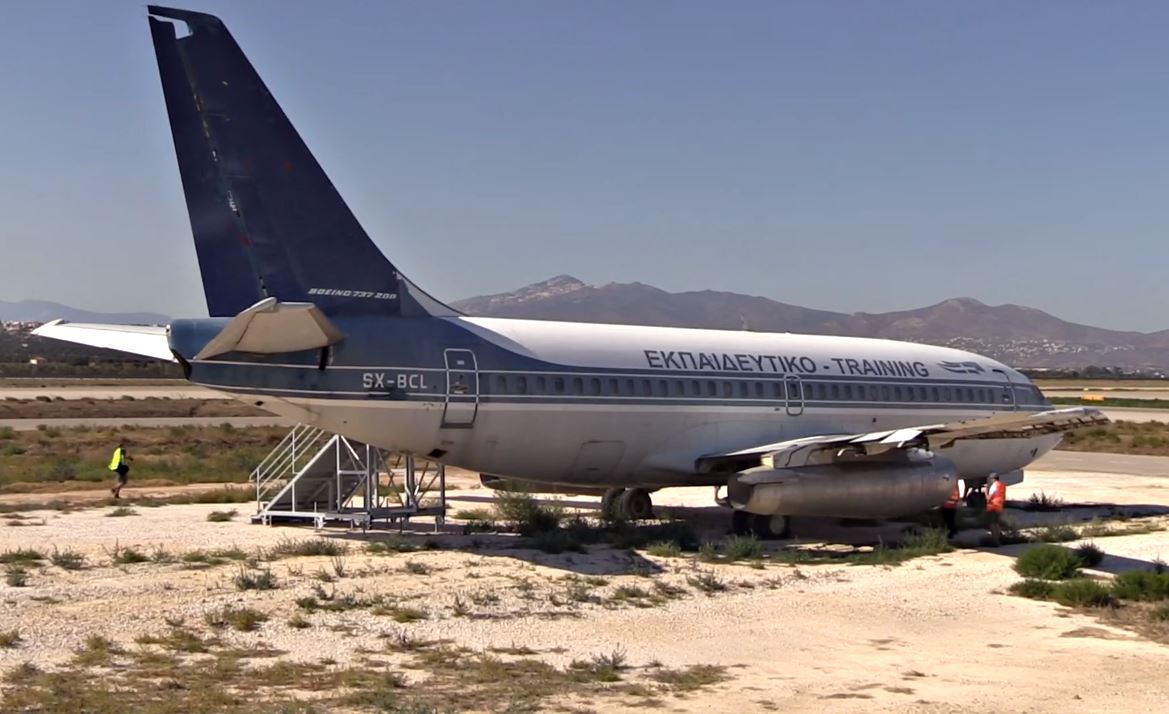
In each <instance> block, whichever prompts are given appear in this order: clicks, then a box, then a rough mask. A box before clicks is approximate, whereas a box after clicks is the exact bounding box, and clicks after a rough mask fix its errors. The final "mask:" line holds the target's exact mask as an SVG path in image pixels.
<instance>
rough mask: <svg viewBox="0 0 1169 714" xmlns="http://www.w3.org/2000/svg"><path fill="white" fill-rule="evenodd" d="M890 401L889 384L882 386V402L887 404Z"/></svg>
mask: <svg viewBox="0 0 1169 714" xmlns="http://www.w3.org/2000/svg"><path fill="white" fill-rule="evenodd" d="M889 399H890V396H889V385H888V384H882V385H881V401H883V402H887V401H889Z"/></svg>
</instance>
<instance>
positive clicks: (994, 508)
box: [986, 474, 1007, 546]
mask: <svg viewBox="0 0 1169 714" xmlns="http://www.w3.org/2000/svg"><path fill="white" fill-rule="evenodd" d="M986 484H987V490H986V514H987V516H989V521H990V535H991V537H992V538H993V539H994V544H995V545H996V546H999V545H1002V543H1003V528H1002V523H1001V521H1002V517H1003V507H1004V506H1005V505H1007V486H1006V484H1004V483H1003V482H1002V481H1001V480H1000V479H999V477H998V474H991V475H990V476H989V477H988V478H987V479H986Z"/></svg>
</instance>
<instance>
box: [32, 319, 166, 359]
mask: <svg viewBox="0 0 1169 714" xmlns="http://www.w3.org/2000/svg"><path fill="white" fill-rule="evenodd" d="M32 334H34V335H36V336H37V337H47V338H49V339H53V340H61V341H63V342H73V343H76V344H79V345H88V346H90V347H101V348H104V349H108V350H117V351H119V352H128V353H130V354H135V355H142V356H143V357H153V358H154V359H160V360H165V361H167V362H174V361H175V356H174V354H173V353H172V352H171V350H170V344H169V340H168V338H167V328H166V327H164V326H143V325H100V324H94V323H86V322H65V321H64V320H53V321H52V322H47V323H45V324H43V325H41V326H40V327H38V328H36V329H35V330H33V331H32Z"/></svg>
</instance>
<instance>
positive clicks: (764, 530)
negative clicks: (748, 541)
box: [751, 515, 791, 540]
mask: <svg viewBox="0 0 1169 714" xmlns="http://www.w3.org/2000/svg"><path fill="white" fill-rule="evenodd" d="M751 532H752V533H754V534H755V537H756V538H758V539H759V540H782V539H784V538H790V537H791V520H790V519H789V518H788V517H787V516H760V515H755V516H753V517H752V518H751Z"/></svg>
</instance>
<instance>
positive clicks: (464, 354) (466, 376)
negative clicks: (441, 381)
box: [442, 349, 479, 428]
mask: <svg viewBox="0 0 1169 714" xmlns="http://www.w3.org/2000/svg"><path fill="white" fill-rule="evenodd" d="M443 357H444V358H445V359H446V406H445V407H444V408H443V413H442V425H443V428H467V427H470V426H472V425H473V424H474V423H475V415H476V414H477V413H478V412H479V368H478V365H477V364H476V363H475V353H474V352H472V351H471V350H461V349H458V350H456V349H451V350H445V351H444V352H443Z"/></svg>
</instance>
